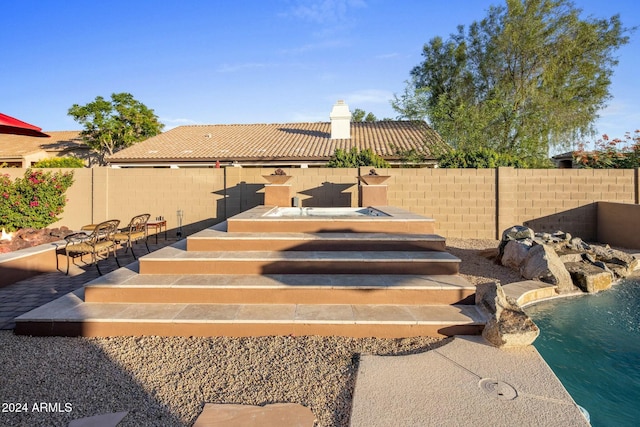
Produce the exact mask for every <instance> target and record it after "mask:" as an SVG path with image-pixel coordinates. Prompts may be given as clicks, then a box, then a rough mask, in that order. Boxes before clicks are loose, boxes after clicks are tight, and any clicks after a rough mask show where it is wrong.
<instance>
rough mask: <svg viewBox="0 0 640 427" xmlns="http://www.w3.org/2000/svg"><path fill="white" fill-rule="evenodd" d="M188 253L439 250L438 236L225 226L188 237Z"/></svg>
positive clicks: (442, 247)
mask: <svg viewBox="0 0 640 427" xmlns="http://www.w3.org/2000/svg"><path fill="white" fill-rule="evenodd" d="M186 249H187V250H188V251H202V252H204V251H211V252H219V251H425V250H426V251H438V252H444V251H445V250H446V244H445V239H444V237H442V236H438V235H437V234H390V233H357V234H354V233H229V232H227V231H226V223H223V224H221V225H220V226H218V227H214V228H209V229H206V230H202V231H200V232H198V233H196V234H194V235H192V236H189V237H188V238H187V246H186Z"/></svg>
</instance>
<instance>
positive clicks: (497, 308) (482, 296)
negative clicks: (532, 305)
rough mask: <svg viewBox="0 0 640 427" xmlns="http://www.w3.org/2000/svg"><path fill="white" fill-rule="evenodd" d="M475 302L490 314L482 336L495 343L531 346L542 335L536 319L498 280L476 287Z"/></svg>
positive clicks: (504, 346) (510, 345)
mask: <svg viewBox="0 0 640 427" xmlns="http://www.w3.org/2000/svg"><path fill="white" fill-rule="evenodd" d="M476 306H478V308H480V310H482V311H484V313H485V314H486V315H487V317H488V320H487V323H486V324H485V327H484V329H483V331H482V336H483V337H484V339H486V340H487V341H489V342H490V343H491V344H492V345H494V346H496V347H500V348H506V347H523V346H528V345H531V344H532V343H533V342H534V341H535V339H536V338H537V337H538V335H540V329H539V328H538V327H537V326H536V324H535V323H533V320H531V318H530V317H529V316H527V314H526V313H525V312H524V311H523V310H522V308H521V307H520V306H519V305H518V304H517V303H516V302H515V301H514V300H513V299H511V298H509V297H507V296H506V295H505V293H504V290H503V289H502V286H500V285H499V284H497V283H483V284H479V285H478V286H477V287H476Z"/></svg>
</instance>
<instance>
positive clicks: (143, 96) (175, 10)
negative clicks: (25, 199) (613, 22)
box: [0, 0, 640, 136]
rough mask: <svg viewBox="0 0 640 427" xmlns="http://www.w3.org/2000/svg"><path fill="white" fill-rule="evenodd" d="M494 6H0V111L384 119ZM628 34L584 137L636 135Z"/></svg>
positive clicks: (630, 2)
mask: <svg viewBox="0 0 640 427" xmlns="http://www.w3.org/2000/svg"><path fill="white" fill-rule="evenodd" d="M499 3H500V0H438V1H432V0H415V1H414V0H406V1H402V0H400V1H399V0H317V1H315V0H310V1H302V0H264V1H259V0H254V1H222V0H211V1H205V0H201V1H191V0H182V1H179V2H178V1H163V0H156V1H135V0H128V1H120V0H109V1H92V0H86V1H72V0H65V1H53V0H20V1H12V2H9V1H6V2H3V5H2V14H1V15H0V40H2V52H3V55H2V61H1V62H0V81H2V85H1V86H0V112H3V113H5V114H8V115H11V116H14V117H17V118H19V119H21V120H24V121H27V122H29V123H32V124H35V125H37V126H40V127H42V128H43V129H44V130H74V129H80V126H79V125H78V124H77V123H76V122H74V121H73V119H72V118H71V117H69V116H67V110H68V109H69V107H70V106H71V105H72V104H74V103H79V104H85V103H87V102H90V101H92V100H93V99H94V98H95V97H96V96H98V95H101V96H104V97H109V96H110V94H111V93H113V92H130V93H132V94H133V95H134V97H135V98H136V99H138V100H140V101H141V102H143V103H145V104H146V105H147V106H148V107H150V108H152V109H154V110H155V112H156V114H157V115H158V116H159V117H160V120H161V121H162V122H163V123H165V125H166V128H167V129H170V128H172V127H175V126H179V125H184V124H218V123H286V122H300V121H328V118H329V111H330V110H331V107H332V105H333V104H334V103H335V101H336V100H338V99H344V100H345V101H346V102H347V103H348V104H349V106H350V108H351V110H353V109H355V108H361V109H364V110H366V111H371V112H373V113H374V114H375V115H376V116H377V117H378V118H383V117H392V118H395V117H396V113H395V112H394V111H393V109H392V108H391V106H390V103H389V100H390V99H391V98H392V96H393V94H394V93H398V94H399V93H401V92H402V91H403V89H404V86H405V81H406V80H407V78H408V77H409V71H410V70H411V68H412V67H414V66H415V65H417V64H419V63H420V62H421V59H422V57H421V50H422V46H423V44H424V43H426V42H427V41H429V40H430V39H431V38H432V37H434V36H438V35H439V36H443V37H447V36H448V35H449V34H450V33H453V32H455V31H456V27H457V25H459V24H464V25H468V24H469V23H471V22H472V21H474V20H480V19H482V18H483V17H484V16H485V15H486V10H487V9H488V7H489V6H490V5H492V4H499ZM575 4H576V6H577V7H579V8H581V9H583V10H584V14H585V16H586V15H592V16H594V17H598V18H603V17H610V16H612V15H614V14H617V13H619V14H620V15H621V19H622V22H623V24H624V25H625V26H627V27H632V26H636V25H640V6H637V4H640V3H637V2H636V1H635V0H626V1H622V0H609V1H602V0H576V1H575ZM639 37H640V32H636V33H635V34H633V35H632V40H631V43H629V44H628V45H626V46H625V47H623V48H622V49H621V50H619V51H618V52H617V56H618V57H619V61H620V63H619V65H618V67H617V68H616V70H615V74H614V77H613V84H612V87H611V92H612V95H613V99H612V100H611V101H610V102H609V107H608V108H607V109H605V110H604V111H601V113H600V114H601V119H600V120H599V121H598V123H597V127H598V131H599V132H598V133H599V134H600V133H608V134H609V135H610V136H622V135H623V134H624V132H625V131H633V130H635V129H636V128H639V127H640V120H639V119H640V85H639V84H638V79H637V74H638V73H637V70H638V66H639V65H640V64H639V61H640V55H639V53H640V41H638V38H639Z"/></svg>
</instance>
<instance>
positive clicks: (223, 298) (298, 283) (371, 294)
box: [85, 274, 475, 305]
mask: <svg viewBox="0 0 640 427" xmlns="http://www.w3.org/2000/svg"><path fill="white" fill-rule="evenodd" d="M474 293H475V287H474V286H473V285H472V284H470V283H469V282H467V281H466V280H464V279H463V278H462V277H460V276H457V275H431V276H420V275H388V274H387V275H384V274H383V275H360V274H332V275H313V274H268V275H173V274H171V275H137V274H132V275H130V276H129V277H125V276H123V277H122V280H120V281H117V282H115V281H114V280H113V279H112V278H110V277H106V278H104V279H103V278H98V279H96V280H94V281H93V282H92V283H91V284H88V285H87V286H86V288H85V301H86V302H90V303H94V302H95V303H106V302H108V303H131V304H134V303H138V304H146V303H153V304H157V303H180V304H374V305H375V304H401V305H421V304H428V305H448V304H465V303H468V304H473V295H474Z"/></svg>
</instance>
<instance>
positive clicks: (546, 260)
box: [520, 245, 574, 293]
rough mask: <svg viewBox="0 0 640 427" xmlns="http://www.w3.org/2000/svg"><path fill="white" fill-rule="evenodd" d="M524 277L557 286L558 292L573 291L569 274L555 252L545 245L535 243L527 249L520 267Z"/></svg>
mask: <svg viewBox="0 0 640 427" xmlns="http://www.w3.org/2000/svg"><path fill="white" fill-rule="evenodd" d="M520 274H521V275H522V277H524V278H525V279H530V280H540V281H541V282H545V283H550V284H552V285H556V286H558V292H559V293H565V292H571V291H573V289H574V287H573V283H572V281H571V275H570V274H569V272H568V271H567V269H566V268H565V266H564V264H563V263H562V261H561V260H560V257H559V256H558V255H557V254H556V252H555V251H554V250H553V248H551V247H550V246H547V245H537V246H534V247H533V248H531V249H530V250H529V252H528V253H527V257H526V258H525V260H524V263H523V264H522V267H520Z"/></svg>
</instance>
